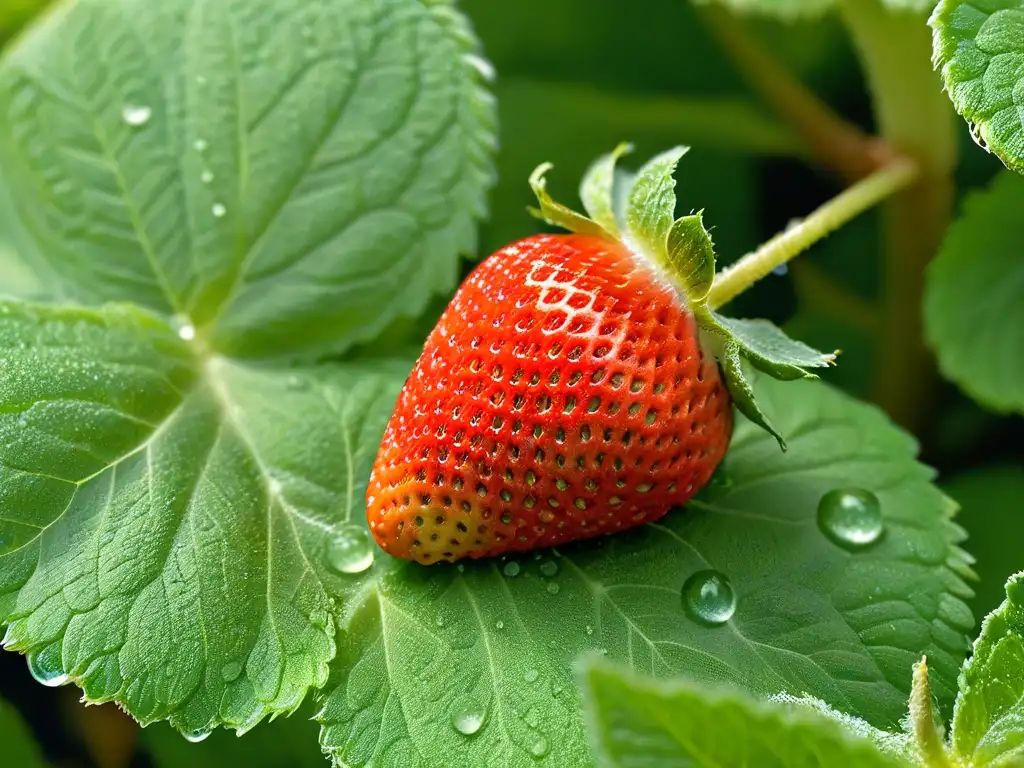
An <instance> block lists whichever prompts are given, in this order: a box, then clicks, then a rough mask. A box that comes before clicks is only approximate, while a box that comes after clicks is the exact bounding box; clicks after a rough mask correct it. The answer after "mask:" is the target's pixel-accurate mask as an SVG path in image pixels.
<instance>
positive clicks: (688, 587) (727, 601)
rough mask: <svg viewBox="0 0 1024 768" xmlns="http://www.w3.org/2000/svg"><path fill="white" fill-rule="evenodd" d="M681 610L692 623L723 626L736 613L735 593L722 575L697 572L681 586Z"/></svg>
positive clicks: (716, 572) (708, 571) (707, 571)
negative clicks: (683, 610)
mask: <svg viewBox="0 0 1024 768" xmlns="http://www.w3.org/2000/svg"><path fill="white" fill-rule="evenodd" d="M682 599H683V608H684V609H685V610H686V613H687V614H689V616H690V618H691V619H693V620H694V621H696V622H698V623H700V624H705V625H707V626H717V625H719V624H724V623H725V622H727V621H728V620H729V619H731V618H732V615H733V614H734V613H735V612H736V591H735V590H734V589H733V588H732V584H730V583H729V579H728V578H727V577H726V575H725V574H724V573H719V572H718V571H712V570H706V571H697V572H696V573H694V574H693V575H692V576H690V578H688V579H687V580H686V583H684V584H683V589H682Z"/></svg>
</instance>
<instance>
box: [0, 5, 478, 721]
mask: <svg viewBox="0 0 1024 768" xmlns="http://www.w3.org/2000/svg"><path fill="white" fill-rule="evenodd" d="M475 56H476V54H475V42H474V39H473V37H472V35H471V33H470V32H469V30H468V29H467V28H466V25H465V22H464V20H463V19H462V17H461V16H459V15H458V14H457V13H456V12H455V11H454V10H453V9H452V7H451V6H450V4H449V3H447V2H431V3H423V2H419V1H418V0H397V1H393V2H376V1H374V2H352V1H350V0H342V1H341V2H337V1H335V2H305V1H303V2H298V1H295V2H289V1H285V2H280V1H271V0H261V1H259V2H255V3H244V4H231V3H208V2H192V1H191V0H174V1H172V2H169V3H159V4H153V3H149V2H138V1H136V0H84V1H83V2H77V3H73V4H64V5H62V6H59V7H58V8H57V9H55V10H54V11H53V12H52V13H51V14H49V15H48V16H46V17H45V18H44V19H43V20H42V21H41V22H40V24H39V25H38V26H37V27H35V28H34V29H32V30H31V31H29V32H28V33H27V34H26V36H24V37H23V39H22V40H21V41H20V42H19V43H18V45H16V46H15V47H14V48H13V49H12V50H11V51H10V52H9V53H8V54H7V56H6V57H5V59H4V60H3V63H2V65H0V110H2V116H3V119H0V158H2V162H3V165H4V180H5V181H6V182H7V183H8V184H9V192H10V197H11V198H13V199H14V200H16V201H17V203H18V207H19V213H20V215H21V218H22V220H23V221H24V223H25V224H26V225H27V227H26V229H27V236H26V237H25V238H23V240H24V242H21V241H15V246H16V247H17V248H18V251H19V253H20V254H21V255H22V256H25V257H28V256H33V257H34V256H35V254H37V253H38V254H40V255H41V258H44V259H45V262H46V263H45V267H46V269H41V270H38V272H39V275H41V276H43V279H44V282H45V281H46V280H49V281H50V283H49V284H48V285H44V286H38V285H36V286H29V287H30V290H28V291H27V294H29V295H32V296H35V295H46V296H49V297H61V298H62V299H63V298H66V299H67V300H69V301H73V302H76V303H77V306H75V305H68V306H58V305H49V306H41V305H33V304H28V303H25V302H23V301H16V300H10V301H6V302H5V303H3V305H2V307H0V357H2V359H3V363H2V368H3V371H4V375H3V378H2V379H0V403H2V405H0V433H2V435H3V446H2V448H0V476H2V482H0V623H2V624H5V625H6V627H7V629H6V635H5V637H4V644H5V646H6V647H7V648H9V649H11V650H18V651H22V652H24V653H26V654H28V657H29V663H30V667H31V669H32V671H33V673H34V674H35V675H36V677H37V678H39V679H40V680H43V681H46V682H48V683H50V684H57V683H61V682H65V681H68V680H70V681H73V682H75V683H77V684H79V685H80V686H81V687H82V688H83V689H84V691H85V694H86V696H87V697H88V698H89V699H92V700H111V699H112V700H116V701H118V702H119V703H120V704H122V705H123V706H124V707H125V708H126V709H127V710H128V711H129V712H130V713H131V714H132V715H134V716H135V717H136V718H138V719H139V720H141V721H142V722H150V721H153V720H157V719H162V718H170V719H171V721H172V723H173V724H174V725H175V726H176V727H178V728H179V729H180V730H182V731H184V732H186V733H190V734H193V735H194V736H196V737H198V736H201V735H202V734H204V733H205V732H206V731H207V730H208V729H209V728H211V727H214V726H216V725H219V724H224V725H228V726H231V727H236V728H239V729H246V728H249V727H251V726H252V725H254V724H255V723H256V722H258V721H259V720H260V719H261V718H262V717H264V716H265V715H268V714H272V713H275V714H276V713H280V712H288V711H291V710H293V709H294V708H295V707H296V706H297V705H298V704H299V703H300V702H301V701H302V700H303V698H304V696H305V695H306V693H307V692H308V690H309V689H310V688H311V687H315V686H319V685H322V684H323V683H324V682H325V681H326V679H327V663H328V662H329V661H330V660H331V659H332V658H333V656H334V654H335V647H336V646H335V620H334V618H333V617H332V606H333V600H334V598H333V596H332V595H333V594H334V593H335V592H336V591H337V589H336V588H335V587H334V586H332V580H335V581H336V580H337V579H338V578H339V577H338V576H337V572H338V571H339V570H341V571H344V570H345V569H346V568H350V567H352V562H351V555H352V552H353V551H354V550H353V547H355V548H356V550H358V547H359V546H360V545H361V544H362V543H364V539H363V538H361V536H362V530H361V529H356V532H355V533H352V532H349V533H348V534H345V535H344V536H342V533H344V531H345V530H347V529H345V528H344V525H345V524H346V521H348V520H349V519H352V520H359V519H360V518H362V495H363V490H364V488H365V482H366V474H367V473H368V471H369V465H370V462H371V460H372V457H373V453H374V451H375V449H376V443H377V441H379V439H380V434H381V431H382V430H383V425H384V422H385V421H386V418H387V415H388V413H389V411H390V408H391V407H392V406H393V402H394V397H395V395H396V394H397V391H398V388H399V386H400V384H401V379H402V376H404V375H405V373H406V371H407V366H406V365H403V366H401V368H400V369H397V370H393V369H389V368H388V367H387V365H385V364H380V365H371V364H359V365H354V364H352V365H340V366H338V365H335V366H330V365H328V366H323V367H319V368H317V369H315V370H313V369H309V368H295V369H289V368H285V367H283V366H281V365H277V366H276V367H275V366H270V365H269V364H268V365H266V366H258V365H256V364H255V363H254V362H252V361H251V360H250V362H245V359H246V358H256V357H258V358H275V359H279V358H282V357H296V358H302V357H308V356H310V355H312V354H314V353H319V352H323V351H325V350H328V349H331V350H339V349H343V348H346V347H348V346H349V345H350V344H351V343H352V342H354V341H356V340H358V339H360V338H363V337H364V336H366V335H368V334H374V333H375V332H376V331H377V330H379V329H380V328H381V327H382V326H384V325H385V324H387V323H389V322H391V321H392V320H393V319H394V318H395V317H397V316H398V315H399V314H400V313H404V312H416V311H417V309H418V308H419V307H421V306H422V305H423V304H424V302H425V301H426V300H427V298H428V296H429V295H430V293H431V292H432V291H446V292H447V291H450V290H451V288H453V287H454V282H455V278H456V266H457V262H458V255H459V252H460V251H463V250H468V249H471V248H472V247H473V242H474V227H475V218H476V217H477V216H478V215H479V214H480V213H481V212H482V208H481V195H482V192H483V190H484V187H485V185H486V183H487V182H488V179H489V148H490V146H491V143H492V136H491V131H492V115H491V106H490V103H489V100H488V97H487V96H486V94H485V93H484V92H483V91H482V90H481V84H480V81H481V70H482V69H485V67H484V65H483V64H482V63H481V61H482V60H480V59H478V58H474V57H475ZM296 115H299V117H296ZM5 196H6V195H5ZM26 245H27V246H28V247H26ZM23 286H28V283H23ZM4 288H5V291H6V292H8V293H10V292H12V291H16V290H17V289H18V288H19V285H18V284H14V285H11V284H5V287H4ZM37 289H38V290H37ZM111 301H132V302H134V304H132V305H126V304H116V305H110V304H105V302H111ZM86 305H88V306H86ZM151 312H152V313H154V314H150V313H151ZM172 317H173V320H172V319H170V318H172ZM339 539H340V541H339ZM365 543H366V544H367V547H366V548H364V552H365V553H366V554H369V550H368V545H369V543H368V541H366V542H365ZM346 557H349V558H350V559H349V560H346V559H345V558H346Z"/></svg>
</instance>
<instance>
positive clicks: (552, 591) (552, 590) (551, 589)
mask: <svg viewBox="0 0 1024 768" xmlns="http://www.w3.org/2000/svg"><path fill="white" fill-rule="evenodd" d="M560 589H561V587H559V586H558V584H556V583H555V582H553V581H552V582H551V583H550V584H548V594H549V595H557V594H558V591H559V590H560Z"/></svg>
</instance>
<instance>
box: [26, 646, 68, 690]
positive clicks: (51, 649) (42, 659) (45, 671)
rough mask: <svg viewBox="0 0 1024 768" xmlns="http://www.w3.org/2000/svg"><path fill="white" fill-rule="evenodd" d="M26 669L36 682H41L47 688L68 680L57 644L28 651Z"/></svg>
mask: <svg viewBox="0 0 1024 768" xmlns="http://www.w3.org/2000/svg"><path fill="white" fill-rule="evenodd" d="M28 671H29V672H30V673H31V674H32V677H34V678H35V680H36V682H37V683H42V684H43V685H45V686H47V687H48V688H56V687H58V686H61V685H64V684H66V683H67V682H68V680H69V678H68V676H67V675H66V674H64V668H63V666H62V665H61V659H60V646H59V645H48V646H47V647H46V648H43V649H42V650H40V651H35V652H33V653H30V654H29V655H28Z"/></svg>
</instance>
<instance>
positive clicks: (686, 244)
mask: <svg viewBox="0 0 1024 768" xmlns="http://www.w3.org/2000/svg"><path fill="white" fill-rule="evenodd" d="M664 254H665V259H666V262H667V264H666V266H667V268H668V270H669V271H670V272H671V274H672V275H673V277H674V278H675V279H676V280H677V281H678V282H679V283H680V286H679V287H680V288H682V289H683V291H684V292H685V293H686V297H687V298H688V299H689V302H690V304H691V305H694V304H703V303H704V300H705V299H707V297H708V294H709V293H710V292H711V286H712V284H713V283H714V282H715V246H714V244H713V243H712V242H711V235H710V234H709V233H708V231H707V230H706V229H705V228H704V211H703V210H701V211H697V213H695V214H692V215H690V216H683V217H682V218H679V219H676V220H675V221H674V222H672V226H671V227H670V228H669V230H668V235H667V236H666V238H665V251H664Z"/></svg>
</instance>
